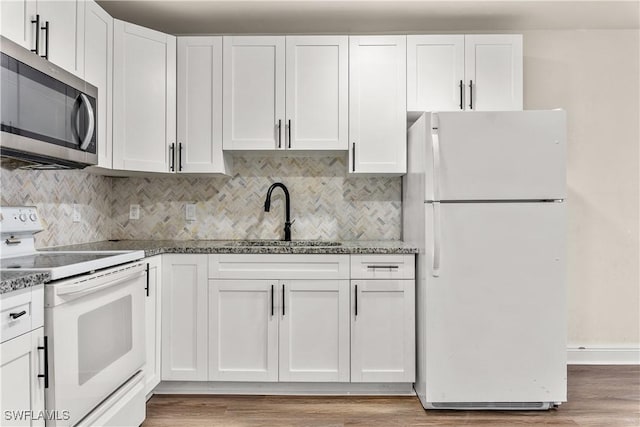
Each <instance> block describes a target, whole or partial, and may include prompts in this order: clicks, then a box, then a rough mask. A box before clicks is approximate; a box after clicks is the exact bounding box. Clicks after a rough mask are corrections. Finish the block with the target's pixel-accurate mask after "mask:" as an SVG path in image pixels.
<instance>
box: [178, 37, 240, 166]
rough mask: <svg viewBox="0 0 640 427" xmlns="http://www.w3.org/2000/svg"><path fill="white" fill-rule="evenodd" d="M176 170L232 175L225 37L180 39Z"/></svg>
mask: <svg viewBox="0 0 640 427" xmlns="http://www.w3.org/2000/svg"><path fill="white" fill-rule="evenodd" d="M177 87H178V94H177V97H178V123H177V126H178V128H177V130H178V146H177V147H176V150H177V159H176V167H175V169H176V171H177V172H187V173H188V172H196V173H229V170H230V164H229V162H230V159H226V158H225V157H224V156H223V153H222V37H179V38H178V84H177Z"/></svg>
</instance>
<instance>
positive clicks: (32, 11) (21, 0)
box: [0, 0, 37, 49]
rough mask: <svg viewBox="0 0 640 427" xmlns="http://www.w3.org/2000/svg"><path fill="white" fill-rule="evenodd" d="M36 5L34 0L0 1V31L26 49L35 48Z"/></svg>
mask: <svg viewBox="0 0 640 427" xmlns="http://www.w3.org/2000/svg"><path fill="white" fill-rule="evenodd" d="M36 11H37V5H36V1H35V0H2V1H0V15H1V18H0V32H1V33H2V35H3V36H4V37H6V38H8V39H10V40H12V41H14V42H15V43H18V44H19V45H21V46H22V47H24V48H26V49H35V48H36V45H35V34H36V24H35V22H31V21H32V20H35V19H36V13H37V12H36Z"/></svg>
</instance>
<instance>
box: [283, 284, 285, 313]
mask: <svg viewBox="0 0 640 427" xmlns="http://www.w3.org/2000/svg"><path fill="white" fill-rule="evenodd" d="M284 313H285V311H284V283H283V284H282V316H284Z"/></svg>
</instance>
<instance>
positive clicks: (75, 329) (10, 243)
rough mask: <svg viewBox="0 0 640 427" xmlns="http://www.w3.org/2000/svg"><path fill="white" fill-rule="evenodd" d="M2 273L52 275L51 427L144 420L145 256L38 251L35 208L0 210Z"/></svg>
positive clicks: (48, 327)
mask: <svg viewBox="0 0 640 427" xmlns="http://www.w3.org/2000/svg"><path fill="white" fill-rule="evenodd" d="M0 225H1V228H0V231H1V234H2V247H1V249H2V252H1V254H2V256H1V258H0V269H2V270H3V271H38V272H49V273H50V274H51V277H52V278H53V280H52V281H50V282H48V283H46V284H45V292H44V294H45V295H44V305H45V310H44V311H45V321H44V324H45V344H44V353H45V356H44V358H45V368H44V372H45V373H44V381H45V407H46V409H47V411H48V414H50V415H49V416H51V418H52V419H50V420H47V425H48V426H85V425H86V426H123V425H128V426H134V425H140V424H141V423H142V422H143V421H144V418H145V394H144V376H143V374H142V372H141V369H142V366H143V364H144V357H145V347H144V345H145V337H144V319H145V315H144V298H145V297H144V294H145V288H146V286H148V283H147V280H146V279H147V269H146V263H143V262H141V261H140V260H141V259H142V258H144V252H143V251H106V252H58V251H36V250H35V247H34V238H33V233H36V232H38V231H41V230H42V226H41V224H40V220H39V218H38V214H37V211H36V209H35V208H33V207H2V208H0Z"/></svg>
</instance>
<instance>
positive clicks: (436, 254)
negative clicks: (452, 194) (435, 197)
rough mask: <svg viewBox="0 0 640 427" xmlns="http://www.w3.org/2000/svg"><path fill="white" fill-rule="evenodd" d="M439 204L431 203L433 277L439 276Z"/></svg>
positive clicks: (440, 237) (440, 239)
mask: <svg viewBox="0 0 640 427" xmlns="http://www.w3.org/2000/svg"><path fill="white" fill-rule="evenodd" d="M440 214H441V212H440V202H433V269H432V273H431V274H432V275H433V277H438V276H440V256H441V255H440V254H441V242H442V230H441V227H440V224H441V220H440Z"/></svg>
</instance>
